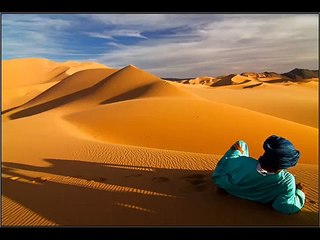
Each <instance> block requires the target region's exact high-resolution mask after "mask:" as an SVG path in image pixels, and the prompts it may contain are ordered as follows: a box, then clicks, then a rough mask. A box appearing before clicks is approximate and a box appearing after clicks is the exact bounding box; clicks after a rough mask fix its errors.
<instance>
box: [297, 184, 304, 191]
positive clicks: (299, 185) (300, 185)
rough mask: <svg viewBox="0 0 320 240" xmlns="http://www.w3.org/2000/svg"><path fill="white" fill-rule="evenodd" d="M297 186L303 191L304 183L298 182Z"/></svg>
mask: <svg viewBox="0 0 320 240" xmlns="http://www.w3.org/2000/svg"><path fill="white" fill-rule="evenodd" d="M296 188H297V189H300V190H301V191H302V190H303V186H302V183H298V184H296Z"/></svg>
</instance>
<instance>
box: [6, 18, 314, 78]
mask: <svg viewBox="0 0 320 240" xmlns="http://www.w3.org/2000/svg"><path fill="white" fill-rule="evenodd" d="M318 29H319V26H318V15H316V14H253V15H247V14H81V15H79V14H75V15H72V14H70V15H68V14H62V15H61V14H59V15H56V14H50V15H49V14H43V15H34V14H33V15H30V14H26V15H21V14H15V15H8V14H4V15H3V52H4V56H5V58H13V57H47V58H50V59H53V60H85V61H90V60H91V61H98V62H101V63H104V64H106V65H108V66H113V67H117V68H120V67H123V66H126V65H128V64H134V65H136V66H138V67H140V68H142V69H145V70H147V71H150V72H152V73H154V74H156V75H159V76H162V77H190V76H199V75H213V76H216V75H221V74H225V73H230V72H243V71H277V72H285V71H288V70H290V69H292V68H294V67H301V68H312V69H316V68H318V64H319V63H318V47H319V46H318V44H319V39H318Z"/></svg>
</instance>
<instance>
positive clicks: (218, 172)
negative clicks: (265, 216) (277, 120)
mask: <svg viewBox="0 0 320 240" xmlns="http://www.w3.org/2000/svg"><path fill="white" fill-rule="evenodd" d="M263 148H264V150H265V152H264V154H263V155H262V156H261V157H259V160H258V161H256V159H254V158H251V157H249V149H248V145H247V144H246V143H245V142H244V141H242V140H239V141H237V142H236V143H235V144H234V145H232V147H231V148H230V149H229V150H228V151H227V152H226V154H225V155H224V156H223V157H222V158H221V159H220V161H219V162H218V164H217V167H216V169H215V170H214V172H213V174H212V180H213V182H214V184H216V185H217V186H218V187H219V188H221V189H223V190H225V191H226V192H228V193H229V194H231V195H234V196H237V197H240V198H244V199H248V200H252V201H256V202H260V203H271V204H272V207H273V208H274V209H275V210H277V211H278V212H281V213H284V214H293V213H296V212H298V211H300V209H301V208H302V207H303V205H304V203H305V194H304V192H303V191H302V185H301V183H298V184H297V185H296V184H295V178H294V176H293V175H292V174H291V173H289V172H287V171H286V169H287V168H289V167H292V166H295V165H296V164H297V162H298V159H299V158H300V152H299V151H298V150H296V149H295V148H294V146H293V144H292V143H291V142H290V141H288V140H287V139H285V138H282V137H278V136H275V135H272V136H270V137H268V138H267V139H266V140H265V142H264V144H263Z"/></svg>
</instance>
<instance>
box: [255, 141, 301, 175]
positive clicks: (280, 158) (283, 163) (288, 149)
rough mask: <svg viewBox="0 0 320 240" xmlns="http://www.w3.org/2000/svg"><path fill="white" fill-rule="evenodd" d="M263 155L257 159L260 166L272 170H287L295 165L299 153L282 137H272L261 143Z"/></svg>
mask: <svg viewBox="0 0 320 240" xmlns="http://www.w3.org/2000/svg"><path fill="white" fill-rule="evenodd" d="M263 149H264V151H265V152H264V154H263V155H262V156H261V157H260V158H259V162H260V163H261V165H262V166H265V167H268V168H270V169H273V170H278V169H287V168H289V167H293V166H295V165H296V164H297V162H298V159H299V157H300V152H299V151H298V150H296V149H295V148H294V146H293V144H292V143H291V142H290V141H288V140H287V139H284V138H282V137H278V136H275V135H272V136H270V137H268V138H267V139H266V140H265V142H264V143H263Z"/></svg>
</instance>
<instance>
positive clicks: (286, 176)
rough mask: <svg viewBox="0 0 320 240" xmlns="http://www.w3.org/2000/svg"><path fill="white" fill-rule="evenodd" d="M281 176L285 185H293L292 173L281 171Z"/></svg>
mask: <svg viewBox="0 0 320 240" xmlns="http://www.w3.org/2000/svg"><path fill="white" fill-rule="evenodd" d="M282 175H283V178H284V180H285V182H286V183H287V184H295V182H296V181H295V177H294V176H293V174H292V173H290V172H288V171H287V170H282Z"/></svg>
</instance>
